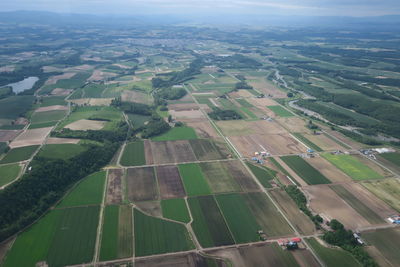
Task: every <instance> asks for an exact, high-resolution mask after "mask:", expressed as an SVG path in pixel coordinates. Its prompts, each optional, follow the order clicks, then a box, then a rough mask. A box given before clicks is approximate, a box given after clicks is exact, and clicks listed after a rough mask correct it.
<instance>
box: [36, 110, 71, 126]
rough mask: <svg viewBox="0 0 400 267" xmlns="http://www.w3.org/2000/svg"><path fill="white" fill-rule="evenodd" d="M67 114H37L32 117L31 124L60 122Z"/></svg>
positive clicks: (52, 111)
mask: <svg viewBox="0 0 400 267" xmlns="http://www.w3.org/2000/svg"><path fill="white" fill-rule="evenodd" d="M66 113H67V112H66V111H65V110H51V111H43V112H35V113H33V115H32V117H31V123H32V124H37V123H43V122H49V121H59V120H61V119H62V118H64V116H65V114H66Z"/></svg>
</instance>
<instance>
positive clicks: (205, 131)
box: [187, 120, 218, 138]
mask: <svg viewBox="0 0 400 267" xmlns="http://www.w3.org/2000/svg"><path fill="white" fill-rule="evenodd" d="M187 125H188V126H189V127H192V128H193V129H194V130H195V131H196V134H197V135H198V136H199V137H200V138H212V137H218V134H217V132H216V131H215V129H214V128H213V127H212V125H211V124H210V122H209V121H208V120H200V121H193V122H187Z"/></svg>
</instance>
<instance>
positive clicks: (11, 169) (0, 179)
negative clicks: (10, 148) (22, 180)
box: [0, 163, 21, 187]
mask: <svg viewBox="0 0 400 267" xmlns="http://www.w3.org/2000/svg"><path fill="white" fill-rule="evenodd" d="M20 171H21V165H19V164H18V163H16V164H8V165H0V187H1V186H3V185H6V184H8V183H11V182H12V181H13V180H14V179H15V178H17V177H18V174H19V173H20Z"/></svg>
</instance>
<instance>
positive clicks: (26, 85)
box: [6, 77, 39, 94]
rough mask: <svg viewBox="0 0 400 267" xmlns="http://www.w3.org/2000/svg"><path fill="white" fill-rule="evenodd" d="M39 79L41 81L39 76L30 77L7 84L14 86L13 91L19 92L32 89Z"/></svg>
mask: <svg viewBox="0 0 400 267" xmlns="http://www.w3.org/2000/svg"><path fill="white" fill-rule="evenodd" d="M37 81H39V78H38V77H28V78H25V79H23V80H22V81H19V82H16V83H10V84H7V85H6V86H10V87H12V89H13V92H14V93H16V94H18V93H21V92H23V91H25V90H29V89H31V88H32V87H33V85H34V84H35V83H36V82H37Z"/></svg>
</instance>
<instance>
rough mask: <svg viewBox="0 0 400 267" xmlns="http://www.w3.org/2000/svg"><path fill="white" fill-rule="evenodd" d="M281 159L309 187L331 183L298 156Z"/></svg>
mask: <svg viewBox="0 0 400 267" xmlns="http://www.w3.org/2000/svg"><path fill="white" fill-rule="evenodd" d="M281 159H282V160H283V161H284V162H285V163H286V164H287V165H288V166H289V167H290V168H291V169H292V170H293V171H295V172H296V173H297V174H298V175H299V176H300V177H301V178H302V179H303V180H304V181H305V182H306V183H307V184H309V185H313V184H329V183H331V181H329V180H328V178H326V177H325V176H324V175H322V173H320V172H319V171H318V170H317V169H315V168H314V167H313V166H311V165H310V164H309V163H308V162H307V161H305V160H304V159H303V158H301V157H299V156H284V157H281Z"/></svg>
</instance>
